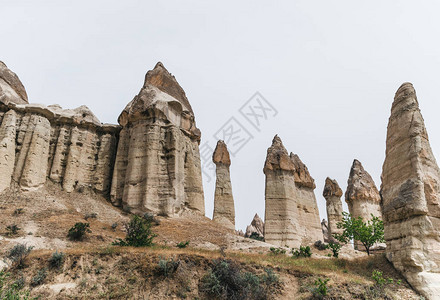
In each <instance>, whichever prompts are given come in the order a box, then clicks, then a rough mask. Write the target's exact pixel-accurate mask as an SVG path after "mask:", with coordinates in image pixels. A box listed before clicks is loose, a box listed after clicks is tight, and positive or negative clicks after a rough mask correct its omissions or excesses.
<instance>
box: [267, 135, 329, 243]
mask: <svg viewBox="0 0 440 300" xmlns="http://www.w3.org/2000/svg"><path fill="white" fill-rule="evenodd" d="M263 171H264V174H265V175H266V191H265V197H266V210H265V224H264V238H265V241H266V242H268V243H271V244H274V245H278V246H285V245H287V246H289V247H298V246H299V245H301V244H307V243H312V242H315V241H316V240H321V239H322V231H321V226H320V222H319V213H318V208H317V204H316V199H315V195H314V192H313V189H314V188H315V183H314V180H313V178H311V176H310V174H309V172H308V170H307V167H306V166H305V165H304V164H303V163H302V162H301V160H300V159H299V157H298V156H297V155H294V154H291V156H289V155H288V152H287V150H286V148H284V145H283V143H282V142H281V139H280V138H279V137H278V136H275V137H274V139H273V141H272V146H271V147H270V148H269V149H268V150H267V156H266V162H265V164H264V169H263Z"/></svg>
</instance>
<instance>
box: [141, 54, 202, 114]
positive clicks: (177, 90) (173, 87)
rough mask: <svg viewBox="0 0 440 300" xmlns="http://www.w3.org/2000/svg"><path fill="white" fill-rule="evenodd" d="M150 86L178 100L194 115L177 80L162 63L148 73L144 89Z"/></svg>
mask: <svg viewBox="0 0 440 300" xmlns="http://www.w3.org/2000/svg"><path fill="white" fill-rule="evenodd" d="M148 84H150V85H152V86H155V87H157V88H158V89H159V90H161V91H162V92H164V93H167V94H168V95H170V96H172V97H174V98H176V99H177V100H179V102H180V103H181V104H182V105H183V106H185V107H186V108H187V109H188V110H189V111H190V112H191V113H192V114H194V113H193V110H192V107H191V104H189V101H188V98H187V97H186V94H185V91H184V90H183V88H182V87H181V86H180V85H179V83H178V82H177V80H176V78H175V77H174V76H173V75H172V74H171V73H170V72H168V70H167V69H166V68H165V66H164V65H163V64H162V63H161V62H158V63H157V64H156V66H154V69H153V70H150V71H148V72H147V74H146V75H145V81H144V87H146V86H147V85H148Z"/></svg>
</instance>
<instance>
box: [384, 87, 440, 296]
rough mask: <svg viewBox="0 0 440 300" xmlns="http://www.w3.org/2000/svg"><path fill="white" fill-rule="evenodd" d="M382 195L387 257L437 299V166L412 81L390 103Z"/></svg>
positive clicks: (439, 241) (439, 225) (439, 180)
mask: <svg viewBox="0 0 440 300" xmlns="http://www.w3.org/2000/svg"><path fill="white" fill-rule="evenodd" d="M381 195H382V207H383V219H384V226H385V240H386V243H387V250H386V253H387V258H388V259H389V260H390V261H391V262H392V263H393V265H394V266H395V267H396V269H398V270H399V271H401V272H402V273H403V274H404V275H405V277H406V278H407V280H408V282H409V283H410V284H411V285H412V286H413V287H414V288H415V289H417V290H418V291H419V292H421V293H422V294H423V295H424V296H425V297H427V298H429V299H438V297H439V295H440V170H439V168H438V166H437V162H436V160H435V158H434V155H433V153H432V150H431V147H430V144H429V140H428V134H427V131H426V128H425V124H424V121H423V117H422V115H421V113H420V109H419V104H418V101H417V96H416V92H415V90H414V88H413V86H412V84H411V83H404V84H403V85H402V86H401V87H400V88H399V89H398V90H397V92H396V95H395V97H394V102H393V105H392V107H391V116H390V118H389V122H388V131H387V141H386V157H385V162H384V164H383V169H382V186H381Z"/></svg>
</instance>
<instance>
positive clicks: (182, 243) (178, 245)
mask: <svg viewBox="0 0 440 300" xmlns="http://www.w3.org/2000/svg"><path fill="white" fill-rule="evenodd" d="M188 245H189V241H185V242H180V243H178V244H177V245H176V247H177V248H180V249H182V248H186V247H188Z"/></svg>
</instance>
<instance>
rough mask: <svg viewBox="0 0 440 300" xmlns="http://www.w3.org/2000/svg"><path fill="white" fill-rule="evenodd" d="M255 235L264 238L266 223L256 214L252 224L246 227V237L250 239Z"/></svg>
mask: <svg viewBox="0 0 440 300" xmlns="http://www.w3.org/2000/svg"><path fill="white" fill-rule="evenodd" d="M253 233H255V234H258V235H259V236H260V237H264V222H263V220H261V218H260V216H259V215H258V214H255V216H254V218H253V219H252V222H251V224H250V225H248V226H247V227H246V233H245V237H250V236H251V235H252V234H253Z"/></svg>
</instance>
